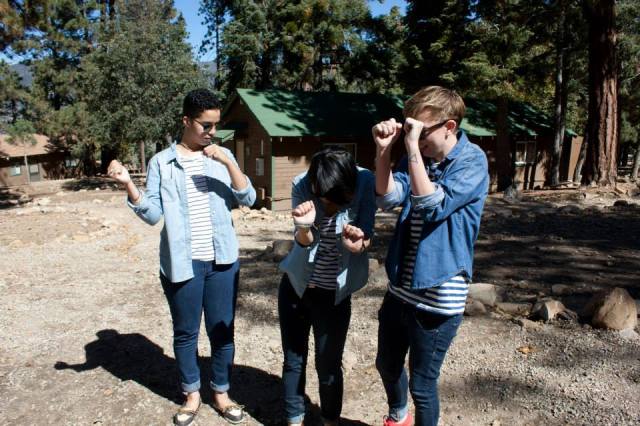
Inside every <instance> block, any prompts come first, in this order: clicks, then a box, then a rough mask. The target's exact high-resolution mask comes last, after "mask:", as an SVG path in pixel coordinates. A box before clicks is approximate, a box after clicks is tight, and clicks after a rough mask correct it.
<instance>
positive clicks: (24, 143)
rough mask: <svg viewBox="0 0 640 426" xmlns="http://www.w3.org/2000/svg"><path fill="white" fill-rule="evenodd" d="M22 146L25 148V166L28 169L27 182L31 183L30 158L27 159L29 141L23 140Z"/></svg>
mask: <svg viewBox="0 0 640 426" xmlns="http://www.w3.org/2000/svg"><path fill="white" fill-rule="evenodd" d="M22 147H23V148H24V168H25V169H26V171H27V183H28V184H29V185H31V172H30V171H29V160H28V159H27V143H26V142H22Z"/></svg>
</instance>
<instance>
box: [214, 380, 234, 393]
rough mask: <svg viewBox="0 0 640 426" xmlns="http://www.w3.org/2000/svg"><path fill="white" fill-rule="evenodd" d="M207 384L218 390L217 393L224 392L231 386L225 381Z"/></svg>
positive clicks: (215, 390)
mask: <svg viewBox="0 0 640 426" xmlns="http://www.w3.org/2000/svg"><path fill="white" fill-rule="evenodd" d="M209 385H210V386H211V389H213V391H214V392H218V393H225V392H227V391H228V390H229V388H230V387H231V386H229V383H227V384H226V385H216V384H215V383H213V382H210V383H209Z"/></svg>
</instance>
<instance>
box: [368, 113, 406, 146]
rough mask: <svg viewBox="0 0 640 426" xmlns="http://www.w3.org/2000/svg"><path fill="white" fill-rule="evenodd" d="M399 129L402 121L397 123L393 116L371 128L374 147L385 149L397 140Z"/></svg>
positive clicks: (400, 129)
mask: <svg viewBox="0 0 640 426" xmlns="http://www.w3.org/2000/svg"><path fill="white" fill-rule="evenodd" d="M401 131H402V123H398V122H397V121H396V120H395V119H394V118H392V119H390V120H387V121H381V122H380V123H378V124H376V125H375V126H373V128H372V129H371V133H372V134H373V141H374V142H375V143H376V147H377V148H378V149H379V150H382V151H386V150H387V149H388V148H390V147H391V146H392V145H393V144H394V143H395V141H397V140H398V138H399V137H400V133H401Z"/></svg>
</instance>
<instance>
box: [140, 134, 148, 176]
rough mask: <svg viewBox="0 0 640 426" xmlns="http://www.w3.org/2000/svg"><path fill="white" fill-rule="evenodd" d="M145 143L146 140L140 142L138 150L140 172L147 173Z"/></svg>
mask: <svg viewBox="0 0 640 426" xmlns="http://www.w3.org/2000/svg"><path fill="white" fill-rule="evenodd" d="M144 148H145V143H144V141H140V142H138V150H139V152H140V172H142V173H143V174H146V173H147V158H146V155H145V152H144Z"/></svg>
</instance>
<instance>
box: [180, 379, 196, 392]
mask: <svg viewBox="0 0 640 426" xmlns="http://www.w3.org/2000/svg"><path fill="white" fill-rule="evenodd" d="M180 388H181V389H182V393H183V394H185V395H186V394H188V393H193V392H197V391H199V390H200V380H198V381H197V382H194V383H189V384H187V383H180Z"/></svg>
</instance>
